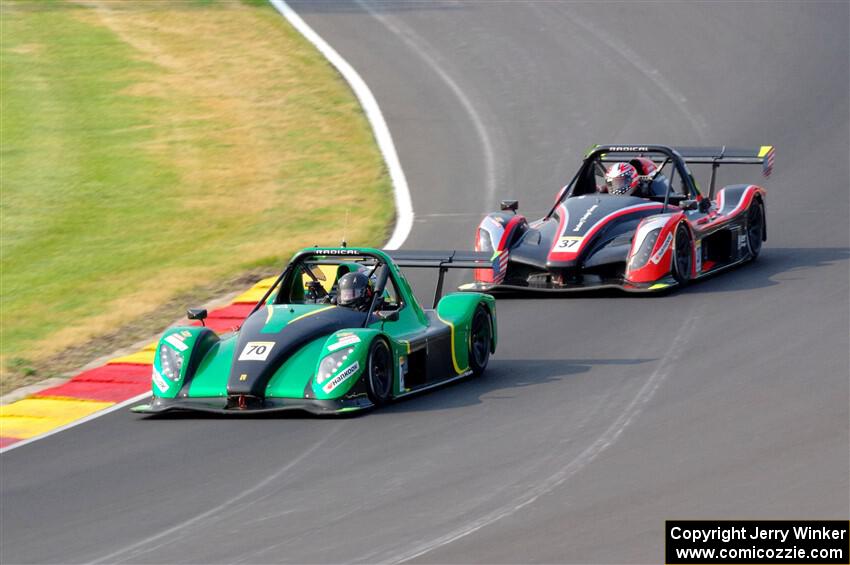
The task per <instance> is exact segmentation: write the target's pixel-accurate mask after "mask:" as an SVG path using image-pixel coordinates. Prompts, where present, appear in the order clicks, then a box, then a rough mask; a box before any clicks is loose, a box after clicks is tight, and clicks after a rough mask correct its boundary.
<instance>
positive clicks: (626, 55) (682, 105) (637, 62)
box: [532, 4, 708, 145]
mask: <svg viewBox="0 0 850 565" xmlns="http://www.w3.org/2000/svg"><path fill="white" fill-rule="evenodd" d="M532 6H533V7H534V8H535V9H536V10H538V14H539V7H537V6H534V5H533V4H532ZM562 14H563V16H564V17H566V18H567V19H568V20H570V21H571V22H572V23H574V24H575V25H576V26H577V27H579V28H581V29H582V30H584V31H585V32H587V33H589V34H591V35H592V36H593V37H594V39H595V40H596V41H598V42H601V43H603V44H604V45H606V46H607V47H608V48H610V49H611V50H613V51H616V52H617V53H619V54H620V55H621V56H622V57H623V59H624V60H625V61H626V62H628V63H629V64H630V65H632V66H633V67H634V68H635V69H637V70H638V71H639V72H640V73H641V74H642V75H644V76H645V77H646V78H647V79H649V80H650V81H651V82H652V83H653V84H654V85H655V86H656V87H657V88H658V90H660V91H661V93H662V94H664V96H666V97H667V98H668V99H669V100H670V101H671V102H672V103H673V105H674V106H676V108H677V109H678V110H679V112H681V114H682V115H683V116H684V117H685V118H686V119H687V120H688V123H689V124H691V127H693V128H694V131H695V132H696V134H697V138H698V139H699V142H700V144H701V145H704V144H705V143H706V141H705V140H706V131H707V130H708V122H707V121H706V120H705V118H703V117H702V116H701V115H700V114H698V113H697V112H694V111H693V110H691V109H690V108H688V105H687V102H688V99H687V97H686V96H685V95H684V94H682V93H681V92H680V91H679V90H678V89H677V88H676V87H675V86H673V85H672V84H670V82H669V81H668V80H667V79H665V78H664V77H663V76H662V75H661V72H660V71H659V70H658V69H656V68H655V67H654V66H652V65H651V64H650V63H648V62H647V61H646V60H645V59H644V58H643V57H641V56H640V55H638V54H637V53H635V52H634V51H632V50H631V49H630V48H629V47H628V46H627V45H625V44H624V43H620V42H619V41H616V40H614V39H612V38H611V36H610V34H606V33H604V32H603V31H602V30H600V29H599V28H597V27H595V26H594V25H593V24H591V23H590V22H588V21H586V20H584V19H583V18H581V17H579V16H577V15H576V14H575V11H574V10H565V11H564V12H563V13H562ZM541 17H544V16H542V15H541Z"/></svg>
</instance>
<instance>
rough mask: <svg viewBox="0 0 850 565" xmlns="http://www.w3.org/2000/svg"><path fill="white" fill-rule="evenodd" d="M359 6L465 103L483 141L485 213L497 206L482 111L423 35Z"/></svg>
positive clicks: (491, 149) (365, 5)
mask: <svg viewBox="0 0 850 565" xmlns="http://www.w3.org/2000/svg"><path fill="white" fill-rule="evenodd" d="M355 1H356V2H357V5H358V6H360V7H361V8H363V9H364V10H365V11H366V12H368V13H369V15H370V16H372V17H373V18H375V19H376V20H378V21H379V22H381V24H383V26H384V27H386V28H387V29H388V30H390V31H391V32H392V33H393V34H394V35H396V36H397V37H398V38H399V39H400V40H401V41H402V43H404V44H405V45H406V46H407V47H409V48H410V50H411V51H412V52H413V53H415V54H416V56H418V57H419V58H420V59H422V60H423V61H424V62H425V64H426V65H428V67H429V68H430V69H431V70H432V71H434V72H435V73H436V74H437V76H439V77H440V79H441V80H442V81H443V82H444V83H445V84H446V86H448V87H449V89H450V90H451V91H452V93H453V94H454V95H455V97H456V98H457V99H458V100H459V101H460V103H461V105H462V106H463V109H464V111H465V112H466V113H467V115H468V116H469V118H470V120H471V121H472V124H473V126H474V127H475V133H476V134H477V135H478V140H479V141H480V142H481V148H482V150H483V153H484V173H485V176H486V179H487V180H486V183H485V187H486V189H487V197H486V199H485V200H484V202H483V203H484V210H483V212H485V213H486V212H489V211H491V210H492V208H495V206H496V187H497V184H498V183H497V173H496V152H495V149H494V147H493V142H492V140H491V138H490V134H489V133H488V132H487V126H486V125H485V124H484V120H483V119H482V118H481V114H479V112H478V110H477V109H476V108H475V105H474V104H473V103H472V101H471V100H470V99H469V96H467V95H466V93H465V92H464V91H463V89H462V88H461V87H460V85H458V83H457V82H456V81H455V80H454V79H453V78H452V77H451V75H449V73H447V72H446V70H445V69H444V68H443V67H442V66H441V65H440V62H439V61H437V59H436V58H435V57H434V56H433V55H432V54H431V53H434V52H435V50H434V49H433V48H432V47H431V46H430V45H429V44H428V42H427V41H425V40H424V39H423V38H422V37H420V36H419V35H418V34H416V32H414V31H413V30H412V29H410V28H409V27H408V26H406V25H404V24H403V23H401V22H400V21H398V19H396V18H393V17H392V16H388V15H386V14H384V13H379V12H376V11H375V10H373V9H372V8H371V7H370V6H369V4H368V3H367V2H364V0H355Z"/></svg>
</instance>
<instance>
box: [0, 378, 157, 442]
mask: <svg viewBox="0 0 850 565" xmlns="http://www.w3.org/2000/svg"><path fill="white" fill-rule="evenodd" d="M150 395H151V393H150V391H148V392H143V393H142V394H139V395H136V396H134V397H132V398H128V399H127V400H122V401H121V402H119V403H117V404H114V405H112V406H110V407H109V408H104V409H103V410H100V411H98V412H95V413H93V414H89V415H88V416H85V417H83V418H80V419H79V420H74V421H73V422H69V423H67V424H65V425H64V426H59V427H58V428H55V429H53V430H50V431H49V432H44V433H43V434H40V435H37V436H33V437H31V438H28V439H22V440H21V441H17V442H15V443H13V444H12V445H7V446H6V447H4V448H3V449H0V454H2V453H6V452H7V451H12V450H13V449H17V448H19V447H23V446H25V445H27V444H30V443H33V442H35V441H38V440H40V439H44V438H46V437H50V436H52V435H54V434H58V433H59V432H64V431H65V430H68V429H71V428H73V427H74V426H79V425H80V424H85V423H86V422H89V421H91V420H94V419H95V418H100V417H101V416H105V415H107V414H109V413H110V412H115V411H116V410H119V409H121V408H124V407H125V406H128V405H130V404H135V403H136V402H138V401H140V400H144V399H145V398H147V397H149V396H150ZM71 400H79V401H80V402H86V400H87V399H84V398H72V399H71ZM89 400H90V399H89ZM10 406H11V405H10Z"/></svg>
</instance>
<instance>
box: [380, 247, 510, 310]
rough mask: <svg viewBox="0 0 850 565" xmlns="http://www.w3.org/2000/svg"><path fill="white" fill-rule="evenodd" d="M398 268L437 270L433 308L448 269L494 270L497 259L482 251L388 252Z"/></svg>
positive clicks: (441, 292) (440, 293)
mask: <svg viewBox="0 0 850 565" xmlns="http://www.w3.org/2000/svg"><path fill="white" fill-rule="evenodd" d="M387 255H389V256H390V257H391V258H392V260H393V263H395V264H396V265H398V266H399V267H411V268H427V269H439V275H438V277H437V290H436V291H435V292H434V308H436V307H437V302H439V300H440V297H441V296H442V295H443V279H444V277H445V275H446V271H447V270H449V269H495V268H497V267H496V265H497V263H496V261H497V258H496V257H494V255H493V254H492V253H487V252H483V251H388V252H387Z"/></svg>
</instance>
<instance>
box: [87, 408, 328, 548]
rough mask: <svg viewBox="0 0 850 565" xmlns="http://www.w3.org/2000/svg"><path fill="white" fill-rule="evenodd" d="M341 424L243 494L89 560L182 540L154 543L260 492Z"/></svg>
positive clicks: (313, 449)
mask: <svg viewBox="0 0 850 565" xmlns="http://www.w3.org/2000/svg"><path fill="white" fill-rule="evenodd" d="M341 425H342V423H337V424H336V425H335V426H333V427H332V428H331V429H330V431H329V433H328V434H326V435H325V437H323V438H322V439H321V440H319V441H318V442H316V443H314V444H313V445H312V446H310V447H309V448H308V449H306V450H304V452H302V453H301V454H300V455H299V456H298V457H296V458H294V459H292V460H291V461H290V462H289V463H287V464H286V465H284V466H283V467H281V468H280V469H278V470H277V471H275V472H274V473H272V474H271V475H269V476H267V477H266V478H265V479H263V480H261V481H260V482H258V483H256V484H255V485H254V486H252V487H251V488H248V489H245V490H243V491H242V492H240V493H239V494H237V495H235V496H233V497H231V498H228V499H227V500H225V501H224V502H222V503H221V504H219V505H218V506H215V507H213V508H210V509H209V510H207V511H206V512H202V513H200V514H198V515H197V516H194V517H192V518H189V519H188V520H184V521H183V522H181V523H179V524H177V525H176V526H172V527H170V528H168V529H165V530H163V531H161V532H159V533H158V534H154V535H152V536H148V537H146V538H145V539H143V540H140V541H137V542H135V543H132V544H130V545H128V546H125V547H122V548H121V549H118V550H116V551H113V552H112V553H110V554H108V555H104V556H102V557H99V558H97V559H94V560H93V561H89V563H123V562H126V561H127V560H129V559H134V558H136V557H139V556H140V555H144V554H145V553H149V552H151V551H154V550H156V549H159V548H160V547H164V546H166V545H168V544H170V543H173V542H174V541H180V539H179V538H178V539H176V540H175V539H171V540H166V541H163V542H162V543H159V544H157V545H151V544H153V543H154V542H156V541H158V540H162V539H163V538H168V537H169V536H172V535H174V534H176V533H180V532H183V531H184V530H186V529H187V528H191V527H192V526H199V525H202V523H203V521H204V520H206V519H207V518H212V517H216V516H217V515H219V514H220V513H221V512H222V511H224V510H227V509H230V508H232V507H233V506H234V505H235V504H236V503H239V502H241V501H243V500H244V499H246V498H248V497H249V496H251V495H253V494H255V493H257V492H258V491H260V490H262V489H263V488H265V487H267V486H269V485H270V484H272V483H274V482H275V481H276V480H277V479H279V478H280V477H281V476H282V475H283V474H284V473H286V472H287V471H290V470H291V469H292V468H293V467H295V466H296V465H298V464H299V463H301V462H302V461H304V460H305V459H307V457H309V456H310V455H312V454H313V452H315V451H316V450H317V449H319V448H320V447H322V446H323V445H324V444H325V442H326V441H327V440H328V438H330V437H333V436H334V433H335V431H336V430H337V429H338V428H339V427H340V426H341ZM243 504H244V503H243Z"/></svg>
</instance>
